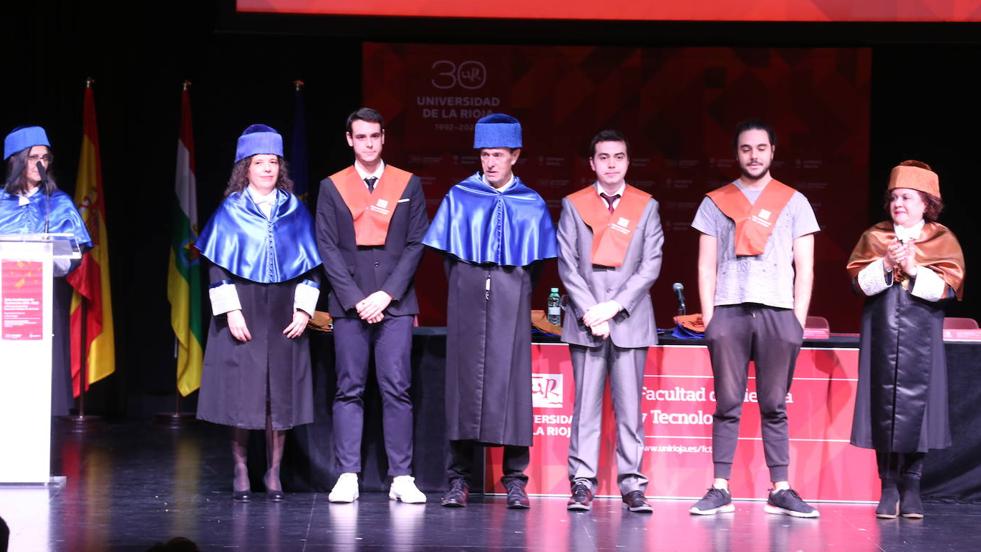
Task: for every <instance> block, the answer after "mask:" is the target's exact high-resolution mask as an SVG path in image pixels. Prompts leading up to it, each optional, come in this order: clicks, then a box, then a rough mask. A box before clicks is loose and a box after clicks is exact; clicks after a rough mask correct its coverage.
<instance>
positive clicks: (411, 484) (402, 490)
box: [388, 475, 426, 504]
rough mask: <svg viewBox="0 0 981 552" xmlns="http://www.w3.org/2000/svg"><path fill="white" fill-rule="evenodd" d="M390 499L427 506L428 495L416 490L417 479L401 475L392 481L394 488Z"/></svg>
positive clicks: (391, 490)
mask: <svg viewBox="0 0 981 552" xmlns="http://www.w3.org/2000/svg"><path fill="white" fill-rule="evenodd" d="M388 498H390V499H392V500H401V501H402V502H404V503H406V504H425V502H426V495H424V494H422V492H421V491H420V490H419V489H417V488H416V484H415V478H413V477H412V476H411V475H399V476H396V477H395V479H393V480H392V488H391V489H389V491H388Z"/></svg>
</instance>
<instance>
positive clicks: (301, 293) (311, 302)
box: [293, 283, 320, 316]
mask: <svg viewBox="0 0 981 552" xmlns="http://www.w3.org/2000/svg"><path fill="white" fill-rule="evenodd" d="M319 298H320V290H319V289H317V288H315V287H313V286H310V285H307V284H304V283H299V284H296V291H294V292H293V309H294V310H301V311H303V312H305V313H307V314H309V315H310V316H313V314H314V312H315V311H316V310H317V299H319Z"/></svg>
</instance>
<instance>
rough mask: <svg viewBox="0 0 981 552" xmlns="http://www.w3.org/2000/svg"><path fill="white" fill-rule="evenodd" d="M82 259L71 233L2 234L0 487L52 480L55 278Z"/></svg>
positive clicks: (0, 257) (0, 258) (0, 262)
mask: <svg viewBox="0 0 981 552" xmlns="http://www.w3.org/2000/svg"><path fill="white" fill-rule="evenodd" d="M79 258H81V251H80V250H79V247H78V243H77V242H76V241H75V238H74V236H72V235H71V234H5V235H0V443H3V445H2V446H0V484H10V483H14V484H41V485H46V484H48V483H49V481H50V477H51V336H52V325H51V308H52V294H51V288H52V285H51V284H52V281H51V279H52V278H53V277H54V276H53V274H54V263H55V261H56V260H57V261H59V263H65V264H67V262H70V261H71V260H73V259H79ZM64 307H65V308H67V305H65V306H64Z"/></svg>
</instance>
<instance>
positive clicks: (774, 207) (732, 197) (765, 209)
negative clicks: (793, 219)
mask: <svg viewBox="0 0 981 552" xmlns="http://www.w3.org/2000/svg"><path fill="white" fill-rule="evenodd" d="M706 195H707V196H708V197H709V199H711V200H712V202H713V203H715V205H716V206H717V207H718V208H719V210H720V211H722V213H723V214H725V216H727V217H729V218H730V219H732V220H733V222H735V223H736V255H760V254H762V253H763V251H764V250H765V249H766V242H767V240H769V239H770V234H772V233H773V225H774V224H775V223H776V222H777V218H778V217H779V216H780V212H781V211H783V208H784V207H786V206H787V203H788V202H789V201H790V198H791V197H793V195H794V189H793V188H791V187H790V186H787V185H786V184H783V183H781V182H779V181H777V180H770V182H769V183H768V184H767V185H766V188H763V192H762V193H760V197H758V198H756V203H752V204H751V203H750V202H749V200H748V199H746V196H745V194H743V192H742V190H740V189H739V187H738V186H736V185H735V184H733V183H729V184H726V185H725V186H722V187H721V188H718V189H716V190H712V191H711V192H709V193H708V194H706Z"/></svg>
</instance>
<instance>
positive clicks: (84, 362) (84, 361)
mask: <svg viewBox="0 0 981 552" xmlns="http://www.w3.org/2000/svg"><path fill="white" fill-rule="evenodd" d="M90 80H91V79H89V81H90ZM89 81H86V83H85V84H86V86H88V85H89ZM78 308H79V314H81V320H82V321H83V323H82V324H80V326H81V327H80V328H79V329H80V331H81V336H82V339H81V342H82V343H81V352H80V353H79V359H80V360H81V363H80V368H79V374H78V415H76V416H70V417H69V418H70V419H71V421H72V431H73V432H74V433H84V432H85V431H87V430H89V429H92V426H93V425H94V424H98V423H101V422H102V417H101V416H93V415H91V414H86V413H85V391H86V387H88V382H89V377H88V374H89V355H88V350H87V349H88V348H87V347H86V343H85V338H86V335H85V330H86V327H85V323H84V321H85V315H86V314H87V311H88V300H87V299H85V298H84V297H83V298H82V299H81V300H80V301H79V304H78Z"/></svg>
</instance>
